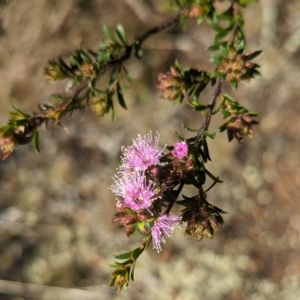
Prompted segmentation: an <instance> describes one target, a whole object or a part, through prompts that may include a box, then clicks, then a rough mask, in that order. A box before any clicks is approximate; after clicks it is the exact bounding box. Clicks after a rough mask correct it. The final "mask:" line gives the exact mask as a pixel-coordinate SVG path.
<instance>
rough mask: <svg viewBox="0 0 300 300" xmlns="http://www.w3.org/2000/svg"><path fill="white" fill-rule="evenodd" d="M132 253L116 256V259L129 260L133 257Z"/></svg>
mask: <svg viewBox="0 0 300 300" xmlns="http://www.w3.org/2000/svg"><path fill="white" fill-rule="evenodd" d="M131 253H132V252H131V251H130V252H126V253H122V254H119V255H114V258H116V259H129V258H130V257H131Z"/></svg>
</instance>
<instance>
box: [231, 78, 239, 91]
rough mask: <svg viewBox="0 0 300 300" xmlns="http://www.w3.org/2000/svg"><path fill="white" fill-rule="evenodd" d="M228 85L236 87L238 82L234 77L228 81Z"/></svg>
mask: <svg viewBox="0 0 300 300" xmlns="http://www.w3.org/2000/svg"><path fill="white" fill-rule="evenodd" d="M230 86H231V88H232V89H233V90H235V89H237V86H238V82H237V80H236V79H234V80H233V81H231V82H230Z"/></svg>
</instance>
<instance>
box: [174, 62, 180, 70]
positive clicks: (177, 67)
mask: <svg viewBox="0 0 300 300" xmlns="http://www.w3.org/2000/svg"><path fill="white" fill-rule="evenodd" d="M175 67H176V69H178V70H181V67H180V64H179V61H178V60H177V59H176V60H175Z"/></svg>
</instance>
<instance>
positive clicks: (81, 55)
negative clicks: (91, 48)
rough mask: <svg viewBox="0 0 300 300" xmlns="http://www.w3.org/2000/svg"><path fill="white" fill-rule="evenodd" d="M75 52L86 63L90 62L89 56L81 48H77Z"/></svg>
mask: <svg viewBox="0 0 300 300" xmlns="http://www.w3.org/2000/svg"><path fill="white" fill-rule="evenodd" d="M77 53H78V55H79V56H80V57H81V59H82V60H83V61H85V62H87V63H92V60H91V58H90V57H89V56H88V55H87V54H86V53H85V52H84V51H83V50H78V51H77Z"/></svg>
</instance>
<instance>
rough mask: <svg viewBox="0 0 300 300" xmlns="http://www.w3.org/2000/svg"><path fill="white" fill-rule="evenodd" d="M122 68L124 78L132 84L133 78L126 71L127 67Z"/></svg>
mask: <svg viewBox="0 0 300 300" xmlns="http://www.w3.org/2000/svg"><path fill="white" fill-rule="evenodd" d="M122 69H123V71H124V73H125V75H126V78H127V79H128V81H129V82H130V83H131V84H132V83H133V82H134V80H133V78H132V77H131V76H130V74H129V73H128V71H127V69H126V68H125V67H124V66H122Z"/></svg>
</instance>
